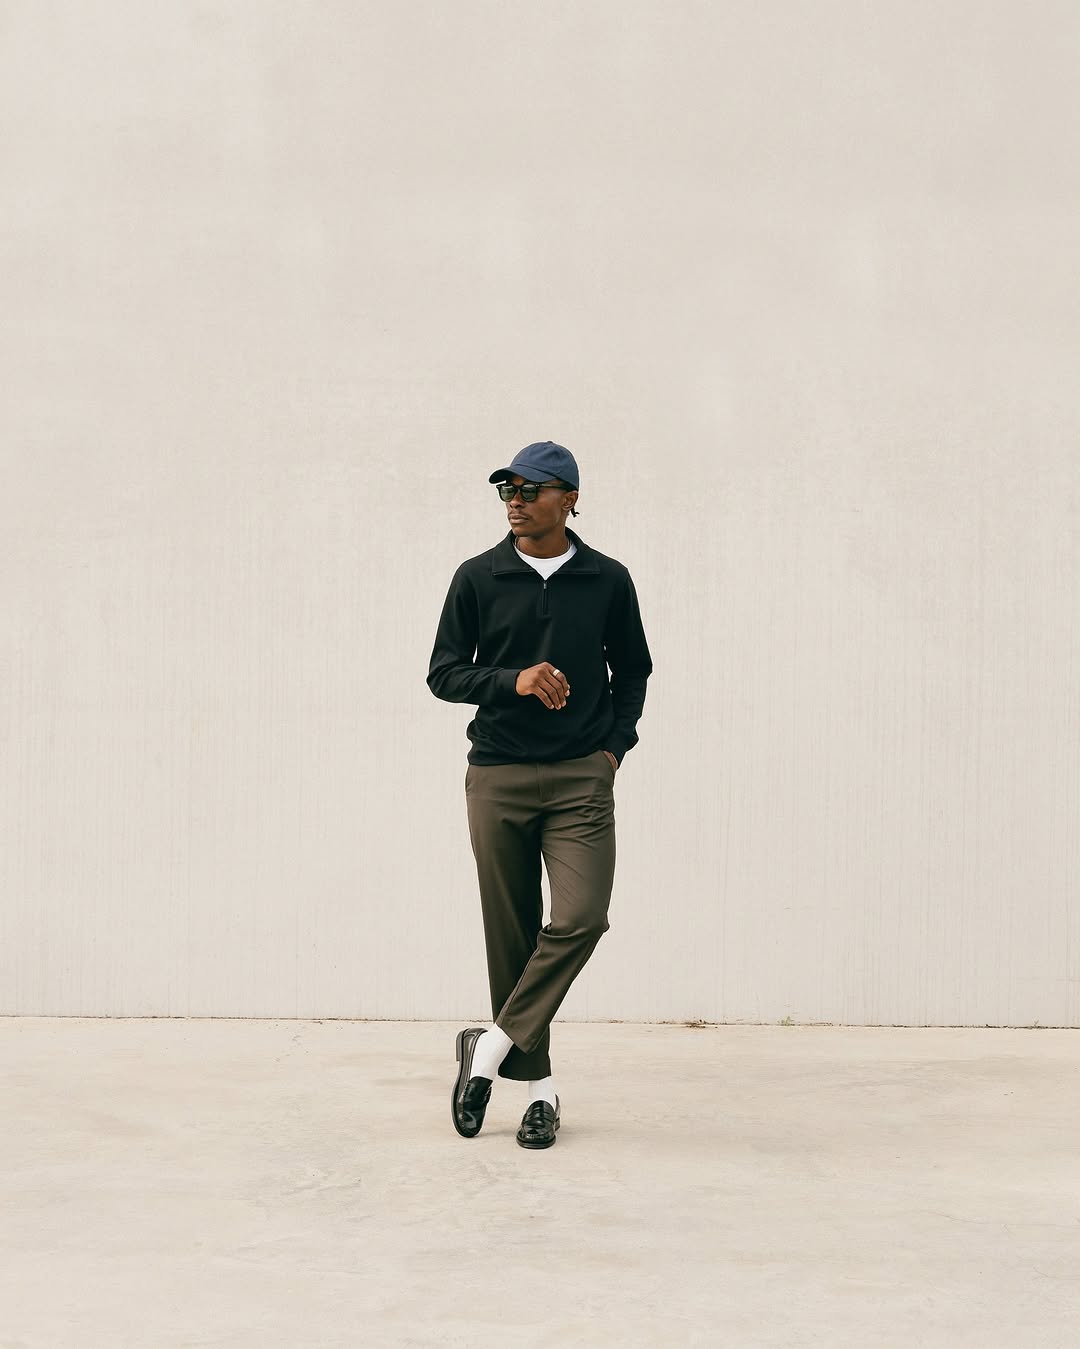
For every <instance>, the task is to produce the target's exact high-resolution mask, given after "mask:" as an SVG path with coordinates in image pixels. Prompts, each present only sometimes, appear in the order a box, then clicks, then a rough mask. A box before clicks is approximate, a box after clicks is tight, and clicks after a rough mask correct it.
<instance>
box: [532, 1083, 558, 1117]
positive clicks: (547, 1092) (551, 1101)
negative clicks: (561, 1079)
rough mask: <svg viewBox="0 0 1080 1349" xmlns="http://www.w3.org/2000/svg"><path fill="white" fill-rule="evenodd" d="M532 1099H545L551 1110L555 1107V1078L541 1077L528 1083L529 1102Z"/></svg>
mask: <svg viewBox="0 0 1080 1349" xmlns="http://www.w3.org/2000/svg"><path fill="white" fill-rule="evenodd" d="M533 1101H547V1103H548V1105H550V1106H551V1108H552V1110H554V1109H555V1079H554V1078H553V1077H542V1078H541V1079H540V1081H539V1082H530V1083H529V1104H530V1105H532V1103H533Z"/></svg>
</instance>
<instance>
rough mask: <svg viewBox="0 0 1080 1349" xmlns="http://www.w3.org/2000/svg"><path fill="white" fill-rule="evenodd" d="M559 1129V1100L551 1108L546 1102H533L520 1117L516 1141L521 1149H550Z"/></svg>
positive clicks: (556, 1098) (556, 1099)
mask: <svg viewBox="0 0 1080 1349" xmlns="http://www.w3.org/2000/svg"><path fill="white" fill-rule="evenodd" d="M558 1127H559V1098H558V1096H556V1097H555V1105H554V1106H553V1107H552V1106H551V1105H549V1104H548V1102H547V1101H533V1102H532V1103H531V1104H530V1105H529V1108H528V1109H527V1110H526V1111H525V1114H524V1115H523V1116H522V1117H521V1128H520V1129H518V1131H517V1141H518V1143H519V1144H520V1145H521V1146H522V1147H523V1148H550V1147H551V1145H552V1143H554V1142H555V1130H556V1129H557V1128H558Z"/></svg>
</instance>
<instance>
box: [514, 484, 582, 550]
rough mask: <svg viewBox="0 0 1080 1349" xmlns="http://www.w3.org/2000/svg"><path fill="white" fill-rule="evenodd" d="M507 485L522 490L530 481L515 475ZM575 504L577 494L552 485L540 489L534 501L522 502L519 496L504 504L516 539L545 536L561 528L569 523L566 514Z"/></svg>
mask: <svg viewBox="0 0 1080 1349" xmlns="http://www.w3.org/2000/svg"><path fill="white" fill-rule="evenodd" d="M507 481H508V482H512V483H514V484H515V486H517V487H520V486H521V484H522V483H523V482H528V481H530V479H527V478H523V477H522V476H521V474H520V473H515V474H514V476H513V477H512V478H509V479H507ZM576 500H577V492H576V491H571V492H567V491H565V490H563V489H562V488H560V487H559V486H558V485H557V484H551V485H549V486H547V487H544V488H542V489H541V491H540V494H539V496H538V497H537V498H536V500H535V501H523V500H522V498H521V495H520V493H519V494H518V495H517V496H515V497H514V499H513V500H512V501H507V502H505V503H504V504H505V506H506V515H507V518H508V519H509V521H510V528H511V529H512V530H513V531H514V536H515V537H516V538H520V537H521V535H522V534H542V533H544V532H545V531H546V530H549V529H551V528H553V527H555V526H557V525H559V524H560V523H561V522H562V521H564V520H565V519H566V514H567V511H568V510H569V509H570V507H571V506H572V505H573V504H574V502H575V501H576Z"/></svg>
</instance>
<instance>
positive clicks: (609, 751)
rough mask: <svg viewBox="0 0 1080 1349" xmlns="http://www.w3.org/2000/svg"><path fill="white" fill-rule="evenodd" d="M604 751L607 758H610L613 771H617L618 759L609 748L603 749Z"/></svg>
mask: <svg viewBox="0 0 1080 1349" xmlns="http://www.w3.org/2000/svg"><path fill="white" fill-rule="evenodd" d="M604 753H605V754H606V755H607V756H608V758H609V759H610V760H611V766H612V768H614V770H615V772H616V773H617V772H618V771H619V761H618V759H616V757H615V755H614V754H612V752H611V750H609V749H606V750H604Z"/></svg>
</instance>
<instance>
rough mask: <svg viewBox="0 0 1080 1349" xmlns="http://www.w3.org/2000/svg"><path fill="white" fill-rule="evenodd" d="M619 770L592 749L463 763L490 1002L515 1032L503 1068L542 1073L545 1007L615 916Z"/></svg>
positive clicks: (548, 1011) (503, 1072)
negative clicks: (537, 759) (543, 878)
mask: <svg viewBox="0 0 1080 1349" xmlns="http://www.w3.org/2000/svg"><path fill="white" fill-rule="evenodd" d="M615 772H616V770H615V768H614V767H613V766H612V763H611V760H610V759H609V758H608V757H607V755H606V754H605V753H604V751H603V750H602V749H598V750H596V751H595V752H594V753H592V754H586V755H585V756H584V757H582V758H580V759H561V760H559V761H558V762H556V763H511V764H494V765H480V764H470V765H469V767H468V770H467V772H466V774H465V801H466V806H467V810H468V816H469V837H470V839H471V842H472V850H473V856H474V857H475V858H476V873H477V879H478V880H479V882H480V906H481V910H482V912H483V919H484V941H485V946H486V949H487V967H488V983H489V985H490V991H491V1013H492V1016H493V1017H494V1019H495V1024H496V1025H498V1026H499V1027H501V1029H502V1030H503V1031H505V1033H506V1034H507V1035H509V1037H510V1038H511V1040H513V1042H514V1046H513V1048H512V1049H511V1050H510V1052H509V1053H508V1054H507V1056H506V1058H505V1059H504V1060H503V1062H502V1065H501V1066H500V1068H499V1076H500V1077H508V1078H512V1079H514V1080H516V1081H520V1082H527V1081H538V1080H539V1079H540V1078H544V1077H547V1076H549V1074H550V1073H551V1056H550V1044H551V1032H550V1024H551V1019H552V1017H553V1016H554V1015H555V1013H556V1011H557V1010H558V1008H559V1005H560V1003H561V1002H562V1000H563V998H564V997H565V996H566V994H567V991H568V990H569V988H570V985H571V984H572V983H573V982H574V979H575V978H576V977H577V975H578V974H579V973H580V971H581V969H582V967H583V966H584V964H585V962H586V961H587V960H588V959H589V957H590V956H591V955H592V953H593V949H594V948H595V946H596V943H597V942H598V941H599V940H600V938H601V937H602V936H603V934H604V933H605V932H607V930H608V928H609V926H610V925H609V923H608V905H609V903H610V900H611V887H612V882H613V881H614V878H615V792H614V783H615ZM541 858H543V861H544V866H545V867H546V869H547V877H548V889H549V892H550V896H551V915H550V921H549V922H547V923H546V924H544V923H543V918H544V903H543V895H542V892H541V888H540V860H541ZM542 924H543V926H542Z"/></svg>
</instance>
